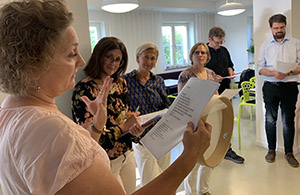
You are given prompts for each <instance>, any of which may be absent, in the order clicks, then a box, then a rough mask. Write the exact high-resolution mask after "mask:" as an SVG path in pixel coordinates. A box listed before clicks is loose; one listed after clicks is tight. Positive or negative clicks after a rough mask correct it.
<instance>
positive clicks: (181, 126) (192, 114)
mask: <svg viewBox="0 0 300 195" xmlns="http://www.w3.org/2000/svg"><path fill="white" fill-rule="evenodd" d="M218 87H219V83H217V82H213V81H209V80H203V79H197V78H191V79H190V80H189V81H188V82H187V83H186V85H185V86H184V88H183V89H182V90H181V92H180V93H179V94H178V96H177V98H176V99H175V101H174V102H173V103H172V105H171V106H170V108H169V109H168V111H167V113H166V114H164V116H163V118H162V119H161V120H160V121H159V122H158V123H157V124H156V125H155V126H154V127H153V128H152V129H151V130H150V131H149V132H148V133H147V134H146V135H145V136H144V137H143V138H142V139H141V142H142V144H143V145H144V146H145V147H146V148H147V149H148V150H149V152H150V153H151V154H152V155H153V156H154V157H155V158H156V159H159V158H161V157H162V156H163V155H164V154H166V153H167V152H168V151H170V150H171V149H172V148H173V147H174V146H176V145H177V144H178V143H179V142H180V141H181V140H182V138H183V133H184V131H185V129H186V125H187V123H188V122H189V121H192V122H193V124H194V126H195V127H196V126H197V123H198V120H199V118H200V115H201V113H202V111H203V109H204V108H205V106H206V105H207V103H208V102H209V100H210V99H211V97H212V96H213V95H214V93H215V92H216V90H217V89H218Z"/></svg>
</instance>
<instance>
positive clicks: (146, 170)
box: [124, 42, 170, 186]
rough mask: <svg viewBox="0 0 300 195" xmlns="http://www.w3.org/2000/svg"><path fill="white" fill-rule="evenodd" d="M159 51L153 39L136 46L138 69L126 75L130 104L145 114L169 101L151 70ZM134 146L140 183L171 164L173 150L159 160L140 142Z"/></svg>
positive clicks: (157, 109)
mask: <svg viewBox="0 0 300 195" xmlns="http://www.w3.org/2000/svg"><path fill="white" fill-rule="evenodd" d="M158 54H159V52H158V48H157V47H156V45H155V44H154V43H152V42H144V43H142V44H141V45H139V46H138V48H137V49H136V61H137V63H138V65H139V67H138V69H137V70H133V71H132V72H130V73H128V74H126V75H125V76H124V78H125V79H126V82H127V88H128V95H129V102H130V108H131V110H132V111H134V110H136V109H137V108H138V107H139V112H140V113H141V114H142V115H143V114H148V113H152V112H156V111H159V110H163V109H165V108H168V107H169V105H170V101H169V99H168V97H167V93H166V87H165V84H164V80H163V79H162V78H161V77H160V76H157V75H155V74H153V73H152V72H151V70H152V68H154V67H155V66H156V62H157V58H158ZM152 127H153V125H152V126H150V127H148V128H147V129H146V130H145V131H144V133H143V135H142V136H144V135H145V134H146V133H147V132H148V131H149V130H150V129H151V128H152ZM133 148H134V157H135V162H136V165H137V168H138V170H139V173H140V178H141V179H140V182H141V183H140V185H141V186H144V185H146V184H147V183H149V182H150V181H151V180H153V179H154V178H155V177H157V176H158V175H159V174H160V173H162V171H163V170H165V169H166V168H167V167H168V166H169V165H170V152H169V153H167V154H166V155H165V156H163V157H162V158H161V159H160V160H156V159H155V158H154V157H153V156H152V155H151V154H150V153H149V152H148V151H147V150H146V149H145V148H144V146H143V145H142V144H141V143H136V144H133Z"/></svg>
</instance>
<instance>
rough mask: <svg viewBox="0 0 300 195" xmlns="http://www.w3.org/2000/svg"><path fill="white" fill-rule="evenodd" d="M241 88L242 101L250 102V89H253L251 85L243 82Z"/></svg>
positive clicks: (248, 82)
mask: <svg viewBox="0 0 300 195" xmlns="http://www.w3.org/2000/svg"><path fill="white" fill-rule="evenodd" d="M241 87H242V90H243V101H248V100H250V91H249V90H250V89H253V83H252V82H250V81H243V82H242V83H241Z"/></svg>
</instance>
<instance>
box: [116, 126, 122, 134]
mask: <svg viewBox="0 0 300 195" xmlns="http://www.w3.org/2000/svg"><path fill="white" fill-rule="evenodd" d="M117 127H118V128H119V129H120V131H121V134H123V129H122V128H121V127H120V126H119V125H117Z"/></svg>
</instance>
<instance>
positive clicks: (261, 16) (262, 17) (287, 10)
mask: <svg viewBox="0 0 300 195" xmlns="http://www.w3.org/2000/svg"><path fill="white" fill-rule="evenodd" d="M292 3H293V4H292ZM292 5H293V6H292ZM299 8H300V4H299V1H298V0H285V1H284V3H283V1H282V0H253V10H254V11H253V15H254V42H255V56H256V57H255V61H257V56H258V51H259V47H260V45H261V44H262V43H263V42H264V41H266V40H267V39H269V38H271V36H272V34H271V31H270V28H269V24H268V19H269V17H270V16H272V15H274V14H277V13H282V14H284V15H286V16H287V19H288V20H287V34H292V35H293V36H294V35H296V36H295V37H298V38H299V24H298V23H299V22H298V23H297V20H299V13H298V10H299ZM294 12H295V13H294ZM292 13H294V14H292ZM292 21H294V22H292ZM291 32H292V33H291ZM262 85H263V79H262V76H259V75H258V73H257V71H256V144H257V145H259V146H263V147H266V148H267V140H266V136H265V128H264V125H265V123H264V115H265V109H264V104H263V99H262V89H261V88H262ZM297 134H298V133H297ZM297 134H296V137H295V143H294V150H295V151H296V152H297V151H298V150H299V143H300V142H299V141H298V139H299V138H298V137H299V136H297ZM277 135H278V136H277V139H278V150H279V151H283V136H282V123H281V118H280V117H279V120H278V125H277Z"/></svg>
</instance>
